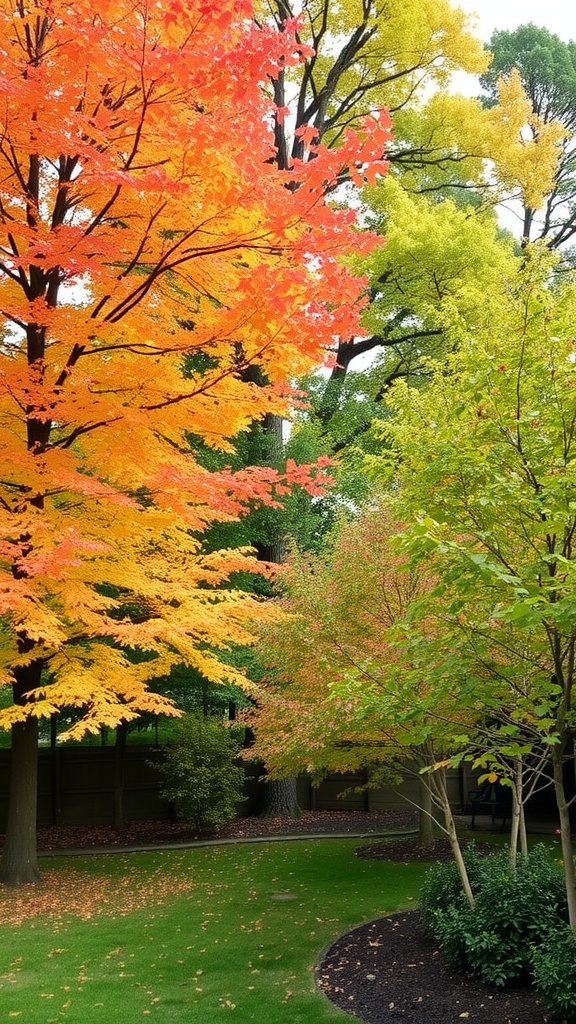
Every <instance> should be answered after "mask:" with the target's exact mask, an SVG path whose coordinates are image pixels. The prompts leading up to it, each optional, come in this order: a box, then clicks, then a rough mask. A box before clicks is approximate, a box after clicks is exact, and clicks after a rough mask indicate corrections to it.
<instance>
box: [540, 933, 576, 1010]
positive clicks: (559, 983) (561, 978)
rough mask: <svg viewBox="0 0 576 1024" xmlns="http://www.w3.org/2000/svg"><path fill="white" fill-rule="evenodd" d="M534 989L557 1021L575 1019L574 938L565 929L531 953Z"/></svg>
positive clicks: (575, 956) (550, 935)
mask: <svg viewBox="0 0 576 1024" xmlns="http://www.w3.org/2000/svg"><path fill="white" fill-rule="evenodd" d="M532 970H533V975H534V987H535V989H536V991H537V992H538V995H539V996H541V998H542V1000H543V1001H544V1002H545V1003H546V1006H547V1007H548V1009H550V1010H552V1012H553V1013H554V1014H557V1015H558V1018H559V1019H565V1020H566V1021H574V1020H575V1019H576V936H575V935H574V932H573V931H572V929H571V928H570V927H568V926H565V927H563V928H561V929H556V930H554V931H551V932H549V933H548V935H547V936H546V938H545V939H543V941H542V942H541V943H540V945H539V946H536V947H535V948H534V949H533V951H532Z"/></svg>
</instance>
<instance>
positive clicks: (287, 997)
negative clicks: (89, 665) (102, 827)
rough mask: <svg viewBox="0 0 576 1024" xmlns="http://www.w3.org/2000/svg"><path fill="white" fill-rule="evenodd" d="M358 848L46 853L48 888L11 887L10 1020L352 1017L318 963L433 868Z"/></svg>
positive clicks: (126, 1022) (191, 1022) (3, 1003)
mask: <svg viewBox="0 0 576 1024" xmlns="http://www.w3.org/2000/svg"><path fill="white" fill-rule="evenodd" d="M357 845H358V841H357V840H331V841H326V840H317V841H314V842H296V843H274V844H272V843H270V844H262V845H260V844H259V845H245V846H237V847H217V848H211V849H196V850H189V851H178V852H168V851H165V852H159V853H154V854H140V855H135V854H133V855H130V856H129V857H124V856H122V857H121V856H118V855H115V856H107V857H99V858H96V857H93V858H83V859H79V860H74V861H71V860H68V861H67V860H65V859H60V860H57V859H53V860H50V861H44V862H43V868H44V871H45V876H46V884H45V886H44V887H42V889H41V891H40V892H39V893H38V892H36V891H35V890H34V889H27V890H26V892H25V893H24V894H22V893H21V892H16V893H6V892H5V893H4V894H3V895H2V897H1V904H0V915H1V916H2V918H3V920H4V921H6V922H8V921H10V920H11V921H18V922H20V923H18V924H17V925H14V924H9V923H5V924H4V925H3V926H2V929H1V932H0V936H1V938H0V1024H3V1022H7V1021H17V1020H18V1019H20V1020H22V1021H23V1022H24V1021H26V1022H27V1024H28V1022H32V1024H56V1022H58V1024H60V1022H68V1024H80V1022H82V1024H113V1022H114V1024H116V1022H117V1021H118V1020H121V1021H122V1024H136V1022H139V1024H141V1022H142V1020H143V1019H146V1018H148V1017H150V1018H152V1019H153V1020H155V1021H156V1022H157V1024H172V1022H178V1024H184V1022H186V1024H212V1022H220V1021H225V1020H226V1019H228V1018H229V1019H230V1020H231V1021H233V1022H235V1024H248V1022H255V1021H258V1022H260V1021H270V1022H273V1024H284V1022H285V1024H336V1022H344V1021H349V1020H350V1018H349V1017H348V1016H347V1015H345V1014H343V1013H341V1012H340V1011H339V1010H337V1009H336V1008H335V1007H333V1006H332V1005H331V1004H330V1003H329V1002H328V1001H327V1000H326V999H325V997H324V996H323V995H321V994H320V993H319V992H317V991H316V989H315V986H314V975H313V969H314V965H315V963H316V962H317V961H318V959H319V956H320V954H321V952H322V950H323V949H324V948H325V947H326V946H327V945H329V943H330V942H331V941H332V940H333V939H334V938H335V937H336V936H337V935H339V934H340V933H342V932H343V931H346V930H348V929H350V928H351V927H353V926H354V925H357V924H360V923H362V922H364V921H366V920H369V919H371V918H375V917H378V916H380V915H382V914H385V913H388V912H390V911H394V910H398V909H402V908H405V907H408V906H411V905H412V904H413V902H414V901H415V899H417V896H418V891H419V888H420V885H421V883H422V880H423V877H424V874H425V872H426V870H427V866H426V865H422V864H412V865H405V864H402V865H400V864H390V863H387V862H385V861H367V860H363V859H361V858H357V857H355V856H354V854H353V851H354V848H355V846H357ZM34 901H36V903H35V902H34ZM35 909H36V910H38V911H39V913H38V914H37V916H33V917H29V916H28V915H29V914H30V913H34V910H35ZM71 911H72V912H71Z"/></svg>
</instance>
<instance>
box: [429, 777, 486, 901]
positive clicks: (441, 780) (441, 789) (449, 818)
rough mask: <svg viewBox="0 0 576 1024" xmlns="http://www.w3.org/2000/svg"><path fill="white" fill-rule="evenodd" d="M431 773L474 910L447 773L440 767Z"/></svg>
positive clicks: (438, 801)
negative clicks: (449, 795) (447, 782)
mask: <svg viewBox="0 0 576 1024" xmlns="http://www.w3.org/2000/svg"><path fill="white" fill-rule="evenodd" d="M429 775H430V790H431V793H432V798H433V800H434V803H435V804H436V806H437V807H439V808H440V809H441V810H442V812H443V815H444V827H445V831H446V835H447V836H448V842H449V843H450V849H451V851H452V856H453V857H454V860H455V862H456V867H457V869H458V874H459V876H460V881H461V882H462V887H463V889H464V892H465V894H466V899H467V901H468V905H469V907H470V908H471V910H474V906H475V900H474V893H473V892H472V887H471V885H470V879H469V878H468V872H467V870H466V865H465V863H464V858H463V856H462V850H461V848H460V842H459V840H458V834H457V832H456V824H455V822H454V817H453V814H452V808H451V807H450V801H449V799H448V792H447V789H446V773H445V771H444V769H443V768H438V769H436V771H431V772H430V773H429Z"/></svg>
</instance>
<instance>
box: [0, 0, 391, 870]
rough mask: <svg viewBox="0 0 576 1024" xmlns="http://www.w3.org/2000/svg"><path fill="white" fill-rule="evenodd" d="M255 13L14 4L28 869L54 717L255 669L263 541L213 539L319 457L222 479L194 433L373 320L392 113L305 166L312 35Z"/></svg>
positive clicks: (0, 407) (3, 575)
mask: <svg viewBox="0 0 576 1024" xmlns="http://www.w3.org/2000/svg"><path fill="white" fill-rule="evenodd" d="M251 15H252V9H251V6H250V5H249V4H248V3H246V2H244V0H224V2H219V3H217V4H216V3H214V4H202V3H198V2H197V0H169V2H168V3H166V4H163V5H156V6H150V5H149V4H147V3H144V2H142V3H140V2H139V0H135V2H132V0H130V2H129V0H126V2H124V0H119V2H118V0H114V3H112V2H104V3H101V4H99V5H98V8H97V10H96V9H95V8H94V6H93V5H92V4H90V3H88V2H87V0H79V2H78V3H76V4H74V7H73V8H71V7H70V6H69V5H67V4H65V3H60V2H59V0H50V2H43V0H42V2H40V3H38V4H36V5H27V4H26V2H25V0H16V3H14V4H13V3H10V2H8V0H2V3H0V35H1V37H2V40H3V43H2V50H1V53H0V66H1V71H2V73H1V74H0V92H1V110H0V119H1V133H0V134H1V139H0V163H1V166H2V174H1V186H0V309H1V311H2V324H3V330H2V337H1V342H0V525H1V531H0V536H1V538H2V540H1V541H0V635H1V640H2V643H1V654H0V670H1V681H2V684H3V685H6V686H12V687H13V694H14V702H13V704H12V705H11V706H10V707H9V708H7V709H5V710H3V711H2V713H1V717H0V724H1V725H2V726H3V727H4V728H7V727H11V729H12V735H13V744H12V765H13V768H12V792H11V799H10V818H9V824H8V832H7V837H6V845H5V853H4V859H3V866H2V879H3V880H4V881H5V882H7V883H9V884H17V883H22V882H28V881H32V880H35V879H36V878H37V877H38V870H37V865H36V858H35V839H34V827H35V804H36V785H35V763H36V760H35V750H36V743H37V736H36V730H37V722H38V719H39V718H42V717H43V716H49V715H52V714H53V713H54V712H55V711H57V710H58V709H61V708H66V707H75V708H78V707H81V708H83V709H84V714H83V715H82V717H81V718H80V719H79V720H78V721H77V722H76V724H75V725H74V727H73V729H72V730H70V734H74V735H78V734H80V733H81V732H82V731H83V730H86V729H88V730H93V731H94V730H97V729H99V728H100V726H101V725H112V726H114V725H116V724H117V723H119V722H122V721H129V720H130V719H132V718H133V717H134V716H135V715H136V714H137V713H138V712H139V711H142V710H153V711H158V710H166V711H170V709H171V708H172V705H171V704H170V702H169V701H167V700H164V699H163V698H161V697H159V696H158V695H154V694H152V693H151V692H150V691H149V690H148V688H147V685H146V684H147V680H148V679H150V678H151V677H153V676H154V677H157V676H159V675H162V674H164V673H165V672H167V671H168V670H169V669H170V666H171V665H172V664H173V663H174V662H177V661H183V662H187V663H189V664H191V665H193V666H194V667H195V668H197V669H199V670H200V671H201V672H202V674H203V675H204V676H205V677H206V678H208V679H215V680H218V679H221V678H223V677H224V676H225V677H226V678H228V679H229V680H231V681H235V680H236V681H237V679H238V676H237V674H236V673H235V672H234V671H233V669H232V668H231V667H226V668H225V669H223V668H222V665H221V664H220V662H219V660H218V656H217V651H218V648H226V647H227V646H228V645H229V644H230V643H231V642H245V641H246V640H247V639H249V635H250V634H249V631H248V628H247V623H248V620H249V619H250V617H251V616H253V615H254V614H258V615H261V614H264V611H263V609H262V608H261V606H258V607H256V605H255V602H254V600H253V599H250V598H249V597H247V596H246V595H245V594H241V593H239V592H237V591H233V590H229V589H223V588H222V584H223V583H225V582H226V581H227V580H228V579H229V577H230V574H231V573H232V572H234V571H235V570H236V569H240V568H243V567H245V566H246V558H247V556H246V553H245V552H243V551H234V552H233V551H219V552H213V553H212V554H210V555H205V556H203V555H202V554H201V551H200V547H199V540H198V537H199V535H201V533H202V531H203V530H204V529H205V527H206V525H207V524H209V523H210V522H212V521H214V520H215V519H230V518H231V517H234V516H237V515H238V514H239V512H240V511H241V510H242V508H243V506H245V504H246V503H247V502H248V501H249V500H253V499H259V500H271V498H272V497H273V490H274V481H276V485H277V486H278V487H280V489H281V487H282V486H283V485H285V484H286V482H289V481H290V480H292V479H294V480H297V481H300V482H305V481H306V479H307V478H308V477H309V474H308V472H307V470H306V469H302V468H298V467H288V472H287V474H286V475H285V478H284V481H282V480H279V479H278V477H277V474H275V473H273V472H272V471H268V470H266V469H264V468H252V469H247V470H244V471H239V472H237V473H233V472H232V471H230V470H227V469H226V468H224V469H222V470H221V471H219V472H214V473H210V472H209V471H208V470H206V469H205V468H204V467H203V466H202V465H201V464H200V463H199V461H198V460H196V459H195V458H194V454H193V452H190V449H189V446H188V445H187V444H186V443H185V437H186V433H187V432H190V431H192V432H193V433H194V434H196V435H197V436H199V437H201V438H203V439H204V441H205V443H206V444H208V445H212V446H214V447H215V448H221V449H223V450H226V449H227V448H230V440H229V439H230V438H231V437H233V436H234V435H235V434H237V433H238V432H239V431H241V430H242V429H245V428H246V427H247V425H248V423H249V422H250V420H251V419H253V418H254V416H259V415H264V414H265V413H269V412H273V413H281V412H283V411H284V410H285V409H286V403H287V400H288V397H289V392H290V388H289V381H290V379H291V377H292V376H293V375H294V374H296V373H298V372H301V371H302V370H305V369H307V368H308V367H309V366H310V365H311V363H313V362H314V361H315V360H317V359H318V357H319V351H320V347H321V346H326V345H331V344H332V343H333V339H334V338H335V337H338V336H339V335H340V334H343V335H346V336H348V335H349V334H350V333H351V332H354V330H355V329H356V326H355V325H356V323H357V317H358V301H357V300H358V291H359V284H358V282H357V281H356V280H355V279H354V278H353V276H352V275H350V274H349V273H348V272H347V271H346V270H345V269H344V267H343V266H342V264H341V263H340V262H338V257H339V256H340V255H341V254H344V253H345V252H347V251H349V249H350V247H351V245H352V244H354V246H357V245H358V244H360V245H362V244H370V243H369V240H368V239H366V241H365V242H363V241H362V239H360V238H359V237H358V236H357V235H353V234H352V231H351V228H352V224H353V220H354V217H353V215H352V214H350V213H344V212H338V211H335V210H331V209H329V208H328V207H327V206H326V205H325V204H324V202H323V190H324V187H325V184H326V182H330V181H335V180H336V179H337V178H338V174H339V172H340V169H341V166H342V162H344V163H345V164H346V166H347V168H355V167H358V168H359V170H358V173H360V168H363V167H365V166H366V163H367V161H368V162H369V161H370V160H371V158H372V157H373V156H374V154H375V152H377V153H379V154H380V153H381V152H382V149H383V145H384V143H385V136H386V131H387V129H386V126H385V124H381V125H380V126H379V125H378V121H377V120H373V121H372V122H371V124H370V125H367V128H369V129H370V131H372V129H376V131H375V135H374V137H373V139H370V136H369V133H368V132H365V133H364V140H365V141H364V142H363V141H362V140H361V139H359V138H358V137H356V136H352V135H350V136H349V137H348V138H347V141H346V143H345V145H344V147H343V150H342V153H341V154H340V153H339V154H338V155H335V154H331V153H329V152H328V151H325V150H323V149H322V148H318V149H317V151H316V157H317V159H316V160H315V161H313V162H311V163H310V164H309V165H306V166H304V165H295V166H294V169H293V172H286V173H284V174H279V173H278V171H277V168H276V167H275V165H274V139H273V131H272V128H270V130H269V131H266V130H265V128H263V125H265V124H266V123H268V124H270V123H271V120H272V118H273V110H272V109H271V105H270V103H269V101H267V99H266V97H265V96H264V93H263V90H262V83H263V81H264V80H266V79H268V78H272V79H273V78H274V77H275V75H277V74H278V73H279V71H280V69H283V68H285V67H286V66H288V65H290V64H291V63H292V62H294V61H298V60H299V59H300V56H301V54H302V52H303V50H302V47H301V46H300V44H299V43H298V41H297V40H296V39H295V38H294V36H293V34H292V33H291V32H290V31H288V30H287V31H286V32H284V33H283V34H282V35H280V34H278V33H277V32H275V31H272V30H270V29H268V28H267V27H266V26H264V27H262V28H258V27H257V26H256V25H255V24H254V22H253V20H252V18H251ZM247 111H250V117H249V119H247V117H246V112H247ZM287 185H288V186H291V185H292V186H293V187H286V186H287ZM296 186H297V187H296ZM252 365H253V366H255V367H256V368H257V369H258V370H259V372H262V373H263V374H264V375H265V377H266V379H267V381H268V382H269V383H268V384H267V385H266V386H264V387H259V388H256V387H254V386H253V385H252V384H251V383H250V381H249V380H247V379H246V373H245V370H246V368H247V367H249V366H252ZM312 486H314V484H312ZM127 606H128V607H130V608H132V609H137V610H138V612H137V614H132V612H126V611H125V610H124V609H126V607H127ZM135 648H138V649H139V650H140V651H144V652H146V654H147V657H145V658H144V659H142V658H139V659H138V660H137V661H135V660H134V659H131V658H130V651H131V649H135Z"/></svg>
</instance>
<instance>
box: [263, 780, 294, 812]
mask: <svg viewBox="0 0 576 1024" xmlns="http://www.w3.org/2000/svg"><path fill="white" fill-rule="evenodd" d="M263 796H264V807H263V808H262V810H261V812H260V817H261V818H299V817H300V815H301V814H302V808H301V807H300V805H299V803H298V794H297V786H296V779H268V780H267V781H266V783H265V785H264V794H263Z"/></svg>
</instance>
